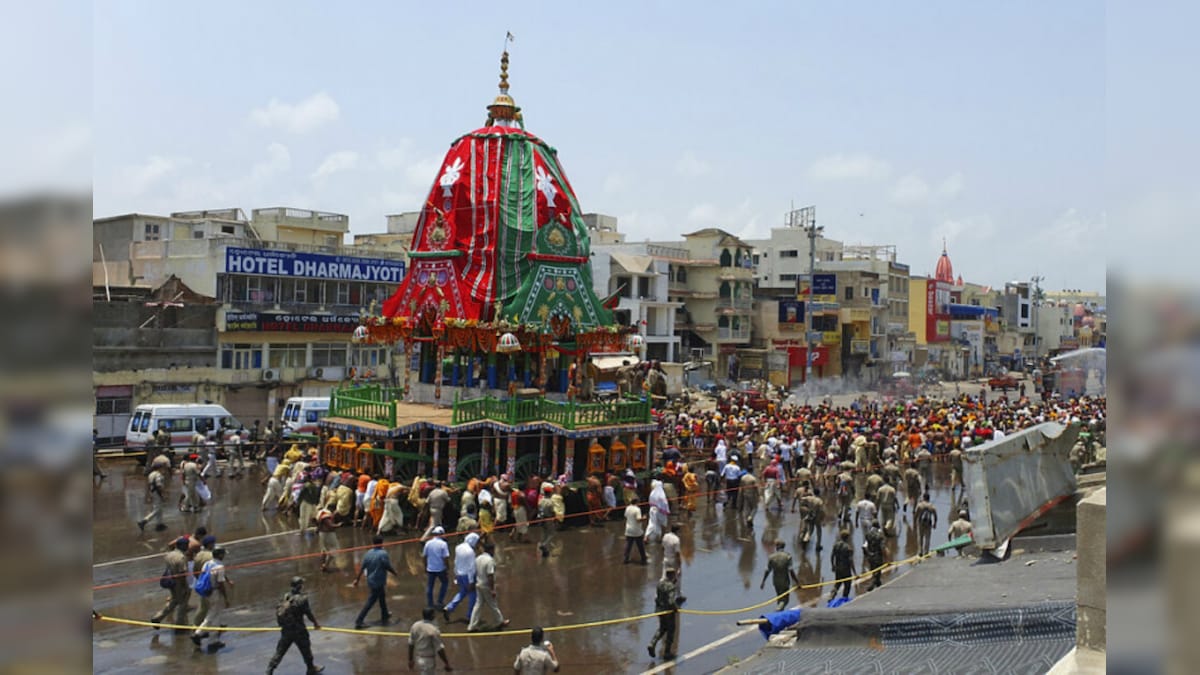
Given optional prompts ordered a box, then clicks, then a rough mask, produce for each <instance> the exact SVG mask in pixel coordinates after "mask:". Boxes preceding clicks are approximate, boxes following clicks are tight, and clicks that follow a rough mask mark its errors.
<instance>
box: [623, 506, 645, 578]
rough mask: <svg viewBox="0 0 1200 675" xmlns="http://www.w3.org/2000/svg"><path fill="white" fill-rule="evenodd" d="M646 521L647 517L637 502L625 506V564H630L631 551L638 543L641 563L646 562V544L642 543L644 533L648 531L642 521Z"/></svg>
mask: <svg viewBox="0 0 1200 675" xmlns="http://www.w3.org/2000/svg"><path fill="white" fill-rule="evenodd" d="M644 522H646V517H645V516H643V515H642V510H641V509H640V508H638V505H637V504H630V505H629V506H626V507H625V564H626V565H628V564H629V553H630V551H631V550H633V546H634V544H637V549H638V555H640V556H641V561H640V562H641V564H643V565H645V564H646V545H645V544H643V543H642V535H644V534H645V533H646V531H645V529H644V528H643V526H642V523H644Z"/></svg>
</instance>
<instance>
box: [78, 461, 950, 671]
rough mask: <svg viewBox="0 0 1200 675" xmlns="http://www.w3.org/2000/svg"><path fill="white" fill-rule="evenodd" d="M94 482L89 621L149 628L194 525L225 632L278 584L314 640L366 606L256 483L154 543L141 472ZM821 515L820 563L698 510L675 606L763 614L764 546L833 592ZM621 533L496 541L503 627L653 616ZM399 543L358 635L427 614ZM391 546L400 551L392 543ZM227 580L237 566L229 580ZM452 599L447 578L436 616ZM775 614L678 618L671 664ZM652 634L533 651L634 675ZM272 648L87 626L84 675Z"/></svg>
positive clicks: (371, 656) (118, 470)
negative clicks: (311, 618) (144, 518)
mask: <svg viewBox="0 0 1200 675" xmlns="http://www.w3.org/2000/svg"><path fill="white" fill-rule="evenodd" d="M107 469H108V471H109V478H108V479H106V480H104V481H101V482H98V483H97V485H98V487H97V489H96V491H95V494H94V499H93V501H94V536H93V542H94V562H95V563H96V564H95V567H94V571H93V579H94V583H95V584H96V585H97V586H108V585H110V584H115V586H113V587H109V588H97V589H96V590H94V600H93V606H94V608H95V610H96V611H98V612H100V613H101V614H103V615H107V616H113V617H121V618H128V619H136V620H148V619H149V617H150V616H151V615H152V614H154V613H155V612H156V611H157V610H158V609H159V608H160V607H161V606H162V605H163V603H164V602H165V600H166V597H167V594H168V592H167V591H165V590H163V589H161V588H159V585H158V576H159V575H160V574H161V573H162V570H163V561H162V552H163V551H164V550H165V546H166V545H167V544H168V543H169V542H170V541H171V540H172V539H173V538H174V537H177V536H179V535H181V534H184V533H188V532H192V531H194V530H195V528H196V527H198V526H200V525H204V526H206V527H207V528H208V530H209V532H210V533H212V534H215V535H217V537H218V541H219V543H222V544H224V545H225V546H226V547H227V549H228V555H227V557H226V559H225V562H226V564H227V565H228V570H229V571H228V576H229V578H230V579H232V580H233V582H234V586H233V587H232V589H231V592H230V601H231V607H230V608H229V609H228V610H226V612H225V615H224V622H225V623H226V624H228V625H231V626H265V627H274V626H275V618H274V608H275V604H276V602H277V601H278V599H279V597H280V596H281V595H282V594H283V593H284V592H285V591H286V590H287V587H288V581H289V579H290V578H291V577H292V576H293V575H301V576H303V577H305V578H306V580H307V591H308V593H309V600H310V603H311V604H312V607H313V610H314V612H315V614H316V616H317V619H318V620H319V621H320V622H321V624H322V625H323V626H327V627H340V628H351V627H352V626H353V624H354V619H355V617H356V616H357V614H358V611H359V610H360V609H361V607H362V605H363V603H364V602H365V601H366V598H367V590H366V586H365V584H362V585H360V587H359V588H351V587H350V586H349V585H350V583H351V582H352V581H353V578H354V574H355V571H356V565H357V563H358V561H359V560H361V557H362V554H363V553H364V552H365V550H366V549H365V548H364V549H362V550H357V551H350V552H344V553H340V554H339V555H338V556H337V561H336V564H337V570H336V571H333V572H330V573H322V572H321V571H320V570H319V564H320V558H319V554H318V553H317V552H318V546H317V541H316V537H315V535H310V536H308V537H300V536H298V535H297V533H296V527H297V525H296V519H295V516H278V515H276V513H275V512H274V511H269V512H266V513H264V512H262V511H260V507H259V504H260V501H261V498H262V493H263V487H262V486H261V485H260V483H259V480H260V479H261V477H262V473H261V472H262V469H261V468H258V469H252V470H251V471H250V474H249V476H248V477H246V478H242V479H238V480H235V479H231V478H229V477H228V476H226V477H224V478H219V479H213V480H211V481H210V485H211V486H212V490H213V497H214V503H213V504H212V505H210V506H209V507H206V508H205V509H204V510H203V511H201V512H200V513H196V514H183V513H180V512H179V511H178V510H176V509H175V508H174V507H173V505H174V503H175V500H176V499H177V497H178V494H179V482H178V477H175V478H174V479H173V481H172V482H171V483H170V484H169V485H170V489H169V491H168V494H167V503H168V505H170V506H172V508H170V509H168V512H167V513H166V522H167V525H168V529H167V530H166V531H164V532H154V531H153V525H149V526H147V528H146V532H145V533H144V534H143V533H140V532H139V531H138V528H137V526H136V524H135V521H136V520H137V518H138V517H140V516H141V515H142V514H143V513H145V512H146V511H147V510H148V506H147V505H146V504H145V503H144V494H145V478H144V477H143V476H142V472H141V470H140V468H139V467H137V465H136V464H134V463H133V462H132V461H129V460H111V461H109V462H108V466H107ZM948 483H949V469H948V466H945V465H935V476H934V485H933V486H932V489H931V492H932V494H933V501H934V503H935V504H936V505H937V507H938V515H939V522H938V527H937V528H936V529H935V531H934V534H933V545H937V544H939V543H942V542H944V541H946V527H947V526H948V525H949V522H950V520H952V518H948V517H947V516H948V511H949V504H950V499H951V497H950V491H949V489H948ZM902 498H903V497H902V496H901V499H902ZM827 501H829V500H827ZM785 506H786V504H785ZM826 506H827V517H826V525H825V528H824V533H823V540H824V549H823V550H822V551H820V552H819V553H818V552H816V551H814V550H813V548H814V547H813V545H812V544H810V545H809V546H808V550H807V551H804V550H802V549H800V547H799V543H800V542H799V540H798V534H799V516H798V515H797V514H793V513H788V512H786V511H785V512H784V513H783V514H775V513H773V512H771V513H768V512H766V511H764V510H763V509H761V508H760V509H759V512H758V515H757V517H756V519H755V525H754V528H753V529H750V528H747V527H746V526H745V524H744V523H743V522H742V521H741V520H740V519H738V518H736V517H734V516H735V514H734V513H732V511H731V512H730V514H728V516H727V515H726V514H725V513H724V507H723V506H722V505H719V504H710V503H709V501H708V500H707V499H706V498H704V497H701V498H700V499H699V500H698V504H697V510H696V513H695V514H694V516H693V517H692V518H690V519H686V518H685V519H683V520H682V521H681V524H682V526H683V529H682V532H681V533H680V538H681V540H682V550H683V559H684V563H683V571H682V593H683V595H685V596H687V598H688V601H687V603H686V604H685V606H684V607H685V609H691V610H730V609H738V608H744V607H748V606H751V605H755V604H757V603H760V602H763V601H766V600H768V599H770V597H771V595H772V592H771V587H770V585H769V584H768V585H767V588H766V590H759V588H758V584H759V582H760V580H761V579H762V576H763V572H764V570H765V569H766V561H767V556H768V555H770V553H772V552H774V541H775V540H776V539H782V540H783V541H785V542H786V543H787V551H788V552H789V553H791V554H792V556H793V557H794V559H795V560H796V562H797V564H798V566H799V571H798V576H799V577H800V580H801V583H804V584H811V583H815V582H818V581H821V580H824V581H828V580H830V579H832V578H833V575H832V571H831V570H830V560H829V553H830V549H831V548H832V544H833V542H834V537H835V525H834V524H833V521H834V518H833V512H834V507H833V505H832V504H827V505H826ZM905 515H906V514H903V513H901V514H899V516H905ZM910 522H911V515H909V517H908V518H906V519H905V520H904V521H902V522H901V523H900V524H899V525H898V527H899V532H898V536H897V537H896V538H892V539H889V540H888V548H889V556H888V559H889V560H894V559H900V558H906V557H909V556H911V555H914V554H915V553H916V547H917V543H916V535H915V532H912V531H911V530H910V528H909V523H910ZM623 527H624V526H623V522H618V521H612V522H609V523H607V524H605V525H604V526H602V527H582V528H571V529H568V530H566V531H564V532H561V533H559V534H558V536H557V539H556V540H555V542H554V544H553V546H552V552H551V555H550V557H548V558H542V557H541V556H540V555H539V553H538V551H537V547H536V541H537V536H538V533H537V531H536V528H531V531H530V540H531V542H530V543H523V544H517V543H510V540H509V538H508V537H507V534H506V533H505V532H503V531H498V532H497V535H498V536H497V537H496V542H497V547H496V548H497V554H496V559H497V574H496V578H497V587H498V592H499V595H498V599H499V605H500V608H501V610H502V611H503V612H504V615H505V617H507V618H509V619H511V620H512V625H511V626H510V627H509V628H510V629H512V628H521V629H525V628H528V627H530V626H533V625H541V626H544V627H551V626H560V625H568V624H581V623H586V622H590V621H601V620H606V619H614V618H619V617H628V616H636V615H639V614H645V613H650V612H653V611H654V589H655V584H656V583H657V581H658V579H659V577H660V575H661V571H662V562H661V560H662V548H661V545H659V544H651V545H648V546H647V556H648V558H649V559H650V563H649V564H648V565H646V566H641V565H636V564H634V565H623V564H622V563H621V561H622V555H623V550H624V537H623ZM861 532H862V531H861V529H859V528H855V529H854V539H855V543H854V547H855V552H856V561H855V562H856V565H857V566H858V567H859V569H861V567H862V556H861V549H860V544H861ZM910 534H911V535H912V536H910ZM337 536H338V539H339V543H340V545H341V546H344V547H353V546H361V547H369V545H370V534H369V533H368V532H367V531H365V530H359V529H351V528H342V529H340V530H339V531H338V534H337ZM413 536H414V535H412V534H408V535H398V536H392V537H387V539H386V541H387V551H388V552H389V554H390V556H391V558H392V561H393V565H394V566H395V567H396V569H397V571H398V572H399V573H400V576H399V578H398V579H390V580H389V586H388V605H389V610H390V611H391V613H392V617H393V618H392V624H391V625H390V626H386V627H384V626H381V625H380V624H379V616H380V615H379V610H378V609H373V610H372V613H371V615H370V616H369V617H368V619H367V623H368V625H369V629H375V630H389V631H406V630H407V629H408V627H409V625H411V623H412V622H413V621H414V620H415V619H417V618H419V616H420V610H421V608H422V607H423V606H424V604H425V601H424V597H425V590H424V580H425V575H424V565H423V560H422V558H421V557H420V547H421V544H420V543H417V542H415V541H414V540H413ZM401 541H404V542H407V543H398V544H397V543H394V542H401ZM449 541H450V544H451V548H453V546H454V545H455V544H457V543H458V542H459V541H461V538H460V537H459V536H454V535H451V536H450V537H449ZM635 557H636V554H635ZM240 565H246V566H245V567H241V568H239V566H240ZM885 576H886V575H885ZM864 588H865V587H864ZM856 590H857V589H856ZM822 592H824V593H826V594H827V593H828V592H829V591H828V589H827V588H823V589H807V590H802V591H798V592H797V593H795V594H793V596H792V598H791V605H792V606H794V605H795V604H796V603H797V602H799V603H803V604H808V603H811V602H813V601H815V600H817V598H818V597H819V595H820V594H821V593H822ZM453 593H454V584H453V578H451V584H450V590H449V591H448V594H447V596H446V599H447V601H449V599H450V597H452V595H453ZM852 597H853V595H852ZM191 605H192V607H193V608H195V607H196V606H197V605H198V598H197V597H196V596H194V595H193V596H192V601H191ZM773 608H774V607H773V605H771V606H767V607H764V608H760V609H755V610H752V611H748V612H743V613H738V614H728V615H694V614H684V615H682V616H681V617H680V628H679V638H678V649H677V650H676V653H678V654H681V655H685V654H687V653H688V652H692V651H693V650H697V649H699V648H701V647H703V646H705V645H709V644H710V643H712V642H714V641H717V640H719V639H722V638H726V637H727V636H729V635H731V634H733V633H736V632H740V631H743V630H745V629H742V628H738V627H736V626H735V622H736V621H737V620H739V619H747V618H754V617H757V616H759V615H760V614H761V613H763V612H766V611H773ZM192 613H193V614H194V610H193V612H192ZM464 614H465V608H459V609H458V610H457V611H456V612H455V614H454V616H453V617H452V618H454V619H456V621H455V622H452V623H450V624H446V623H445V622H444V621H443V620H442V618H441V615H440V613H439V615H438V618H437V623H438V625H439V626H440V627H441V628H442V631H443V632H444V633H452V632H465V631H466V622H465V620H464V619H463V618H462V617H463V615H464ZM168 620H169V619H168ZM657 624H658V620H657V619H656V618H649V619H644V620H641V621H636V622H629V623H621V624H616V625H606V626H599V627H590V628H581V629H573V630H566V631H556V632H548V633H547V635H546V637H547V639H549V640H551V641H553V643H554V645H555V648H556V650H557V653H558V656H559V659H560V661H561V662H562V664H563V667H564V668H565V669H566V670H567V672H606V673H637V672H643V671H646V670H648V669H651V668H654V667H655V666H658V665H660V664H661V662H660V661H656V660H653V659H651V658H650V657H649V656H648V655H647V653H646V645H647V644H648V643H649V641H650V638H651V637H652V636H653V634H654V631H655V630H656V628H657ZM311 637H312V644H313V652H314V654H315V655H316V660H317V663H319V664H323V665H325V666H326V672H327V673H351V672H367V671H375V672H394V671H406V670H407V638H405V637H399V636H365V635H348V634H341V633H331V632H322V631H313V632H311ZM277 638H278V633H277V632H276V631H271V632H263V633H226V634H225V635H224V638H223V640H224V642H225V644H226V645H227V646H226V647H225V648H223V649H221V650H219V651H217V652H216V653H207V652H200V651H196V650H195V647H194V646H193V644H192V642H191V641H190V640H189V639H188V634H187V633H178V634H176V633H174V632H173V631H171V630H169V629H163V630H160V631H154V630H152V629H149V628H145V627H137V626H126V625H120V624H115V623H110V622H104V621H100V622H95V623H93V642H92V646H93V659H94V660H93V668H94V670H95V672H102V673H135V672H136V673H179V672H191V673H216V672H218V671H219V672H223V673H231V672H232V673H243V672H246V673H253V672H264V671H265V670H266V663H267V661H268V659H269V658H270V656H271V654H272V653H273V651H274V648H275V642H276V640H277ZM527 643H528V634H527V633H524V634H521V635H512V636H492V637H487V636H472V637H469V638H447V639H446V645H447V654H448V656H449V658H450V663H451V665H453V666H454V667H455V669H456V670H459V671H468V672H511V668H512V662H513V660H514V658H515V657H516V654H517V652H518V651H520V649H521V648H522V647H523V646H524V645H526V644H527ZM762 644H763V642H762V639H761V637H760V636H759V635H758V633H757V631H753V632H747V633H745V634H743V635H742V636H740V637H738V638H735V639H732V640H729V641H727V642H725V643H723V644H721V645H719V646H717V647H715V648H712V649H708V650H705V651H703V653H700V654H696V655H695V656H691V657H689V658H686V659H685V660H683V661H681V662H680V663H679V667H678V668H668V669H667V670H666V671H665V672H687V673H695V672H711V671H714V670H716V669H718V668H721V667H723V666H725V665H727V664H728V663H730V662H731V660H733V659H735V658H745V657H747V656H749V655H751V654H753V653H754V651H755V650H757V649H758V648H759V647H760V646H762ZM660 653H661V651H660ZM302 671H303V665H302V662H301V659H300V656H299V654H298V653H297V651H296V650H295V648H293V649H292V650H291V651H290V652H289V653H288V655H287V656H286V657H285V659H284V662H283V664H282V665H281V666H280V669H279V671H278V672H280V673H291V672H302Z"/></svg>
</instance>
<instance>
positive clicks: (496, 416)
mask: <svg viewBox="0 0 1200 675" xmlns="http://www.w3.org/2000/svg"><path fill="white" fill-rule="evenodd" d="M403 396H404V390H403V389H402V388H394V387H384V386H381V385H374V384H373V385H364V386H359V387H346V388H343V389H336V390H334V391H333V393H332V394H330V402H329V414H330V415H331V416H333V417H344V418H347V419H352V420H359V421H362V422H370V423H372V424H378V425H381V426H385V427H388V428H389V429H391V428H395V426H396V403H397V401H399V400H401V399H402V398H403ZM484 420H491V421H493V422H500V423H502V424H507V425H510V426H517V425H520V424H529V423H530V422H543V421H544V422H549V423H551V424H557V425H558V426H560V427H563V428H564V429H572V430H573V429H580V428H584V427H602V426H613V425H617V424H648V423H650V421H651V415H650V402H649V401H647V400H642V399H640V398H635V397H632V396H626V397H625V398H622V399H619V400H616V401H605V402H602V403H575V402H565V401H551V400H549V399H545V398H530V399H516V398H506V399H501V398H496V397H494V396H485V397H483V398H474V399H459V400H455V401H454V408H453V414H452V416H451V424H453V425H455V426H457V425H460V424H470V423H472V422H482V421H484Z"/></svg>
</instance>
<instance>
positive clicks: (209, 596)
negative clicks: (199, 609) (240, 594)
mask: <svg viewBox="0 0 1200 675" xmlns="http://www.w3.org/2000/svg"><path fill="white" fill-rule="evenodd" d="M232 585H233V580H232V579H227V578H225V547H224V546H217V547H214V548H213V550H212V558H211V559H210V560H208V561H206V562H205V563H204V566H203V567H202V568H201V570H200V576H199V577H197V578H196V585H195V587H194V588H193V589H192V590H193V591H195V592H196V595H199V596H200V598H201V602H202V603H205V604H207V605H208V612H207V613H206V614H205V615H204V620H203V621H201V622H200V625H199V626H196V630H195V631H194V632H193V633H192V643H193V644H195V645H196V649H199V648H200V646H201V642H202V641H203V640H204V638H206V637H208V631H207V630H205V629H207V628H208V627H209V626H221V625H222V624H221V623H220V620H221V610H223V609H225V608H226V607H228V606H229V593H228V591H227V590H226V589H227V587H228V586H232ZM208 646H209V648H210V649H220V648H221V647H224V646H225V643H224V642H221V631H220V629H219V628H218V629H217V639H216V640H214V641H213V642H210V643H209V645H208Z"/></svg>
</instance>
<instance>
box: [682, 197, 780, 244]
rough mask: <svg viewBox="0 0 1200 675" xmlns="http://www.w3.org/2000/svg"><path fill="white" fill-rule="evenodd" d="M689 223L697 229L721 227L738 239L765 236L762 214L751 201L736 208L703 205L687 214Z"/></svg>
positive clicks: (746, 200)
mask: <svg viewBox="0 0 1200 675" xmlns="http://www.w3.org/2000/svg"><path fill="white" fill-rule="evenodd" d="M687 222H688V223H690V224H691V225H692V226H694V227H696V228H705V227H719V228H721V229H722V230H725V231H726V232H729V233H731V234H734V235H736V236H738V237H751V238H753V237H758V236H763V234H764V232H765V228H763V227H761V226H760V224H761V223H762V214H761V213H758V212H757V211H755V210H754V207H753V205H752V204H751V202H750V199H749V198H747V199H743V200H742V201H741V203H739V204H737V205H736V206H732V207H729V208H724V207H721V206H718V205H716V204H710V203H702V204H697V205H696V206H693V207H692V208H691V209H690V210H689V211H688V213H687Z"/></svg>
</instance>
